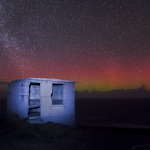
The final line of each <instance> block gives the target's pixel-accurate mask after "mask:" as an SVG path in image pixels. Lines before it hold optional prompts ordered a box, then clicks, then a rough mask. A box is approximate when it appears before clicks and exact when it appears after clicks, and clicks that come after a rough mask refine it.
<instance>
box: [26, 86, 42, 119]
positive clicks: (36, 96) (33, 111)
mask: <svg viewBox="0 0 150 150" xmlns="http://www.w3.org/2000/svg"><path fill="white" fill-rule="evenodd" d="M28 105H29V109H28V117H29V118H40V112H41V109H40V83H30V85H29V104H28Z"/></svg>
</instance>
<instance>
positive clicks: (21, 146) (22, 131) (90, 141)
mask: <svg viewBox="0 0 150 150" xmlns="http://www.w3.org/2000/svg"><path fill="white" fill-rule="evenodd" d="M146 144H150V130H149V129H125V128H100V127H84V126H77V127H76V128H72V127H68V126H65V125H61V124H53V123H50V122H49V123H44V124H30V123H28V122H26V121H25V120H22V119H21V118H19V117H18V116H17V115H15V114H7V113H0V149H1V150H16V149H18V150H26V149H29V150H34V149H36V150H41V149H44V150H50V149H51V150H53V149H55V150H56V149H57V150H131V149H132V147H133V146H136V145H146Z"/></svg>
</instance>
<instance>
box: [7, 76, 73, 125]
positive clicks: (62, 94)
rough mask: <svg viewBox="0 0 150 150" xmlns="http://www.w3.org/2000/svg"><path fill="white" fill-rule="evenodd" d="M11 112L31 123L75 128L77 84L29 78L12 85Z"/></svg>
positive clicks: (9, 104) (10, 91) (9, 94)
mask: <svg viewBox="0 0 150 150" xmlns="http://www.w3.org/2000/svg"><path fill="white" fill-rule="evenodd" d="M7 112H9V113H15V114H18V115H19V116H20V117H21V118H23V119H27V120H28V121H29V122H30V123H38V122H53V123H61V124H65V125H68V126H75V81H68V80H60V79H47V78H25V79H18V80H14V81H11V82H10V83H9V84H8V92H7Z"/></svg>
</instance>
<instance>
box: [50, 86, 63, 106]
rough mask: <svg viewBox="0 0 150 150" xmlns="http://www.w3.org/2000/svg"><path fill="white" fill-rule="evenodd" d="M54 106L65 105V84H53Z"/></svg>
mask: <svg viewBox="0 0 150 150" xmlns="http://www.w3.org/2000/svg"><path fill="white" fill-rule="evenodd" d="M52 89H53V92H52V105H63V84H53V88H52Z"/></svg>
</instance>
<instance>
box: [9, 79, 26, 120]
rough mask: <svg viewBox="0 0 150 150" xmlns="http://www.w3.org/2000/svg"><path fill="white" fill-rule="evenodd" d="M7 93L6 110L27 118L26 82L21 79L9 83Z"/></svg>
mask: <svg viewBox="0 0 150 150" xmlns="http://www.w3.org/2000/svg"><path fill="white" fill-rule="evenodd" d="M7 93H8V94H7V112H9V113H16V114H18V115H19V116H20V117H21V118H27V117H28V94H29V86H28V85H27V84H26V82H25V81H24V80H22V81H16V82H11V83H9V84H8V92H7Z"/></svg>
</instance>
